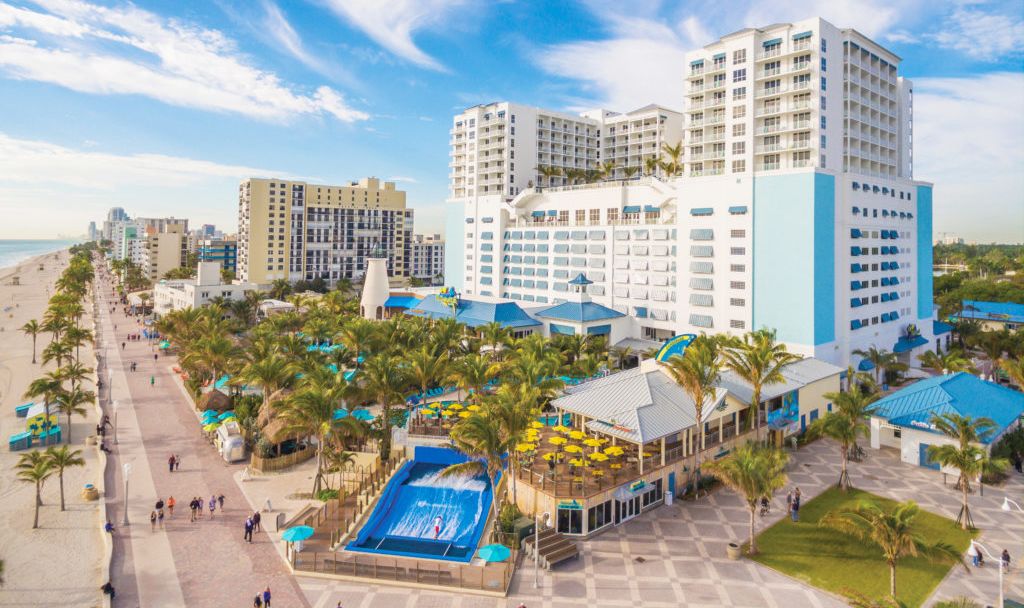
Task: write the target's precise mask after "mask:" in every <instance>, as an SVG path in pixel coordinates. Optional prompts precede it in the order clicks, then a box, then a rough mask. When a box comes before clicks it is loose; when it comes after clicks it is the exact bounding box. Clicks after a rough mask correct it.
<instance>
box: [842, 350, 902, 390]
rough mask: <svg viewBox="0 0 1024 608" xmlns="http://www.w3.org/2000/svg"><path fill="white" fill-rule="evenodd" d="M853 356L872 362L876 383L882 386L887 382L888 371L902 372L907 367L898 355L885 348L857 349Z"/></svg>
mask: <svg viewBox="0 0 1024 608" xmlns="http://www.w3.org/2000/svg"><path fill="white" fill-rule="evenodd" d="M853 354H855V355H859V356H861V357H863V358H864V359H867V360H868V361H870V362H871V363H872V364H873V365H874V367H875V382H876V383H877V384H882V383H883V381H884V380H885V375H884V374H885V373H886V372H888V371H900V370H906V369H907V366H906V364H904V363H900V361H899V359H898V357H897V355H896V353H893V352H889V351H887V350H885V349H884V348H876V347H875V346H871V347H870V348H868V349H866V350H864V349H857V350H855V351H853Z"/></svg>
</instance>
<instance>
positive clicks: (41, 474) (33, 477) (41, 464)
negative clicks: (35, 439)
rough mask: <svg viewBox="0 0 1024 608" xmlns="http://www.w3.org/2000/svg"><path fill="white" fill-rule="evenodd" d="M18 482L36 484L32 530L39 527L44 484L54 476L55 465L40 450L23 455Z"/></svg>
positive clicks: (19, 461)
mask: <svg viewBox="0 0 1024 608" xmlns="http://www.w3.org/2000/svg"><path fill="white" fill-rule="evenodd" d="M17 469H18V481H23V482H25V483H31V484H34V485H35V487H36V499H35V503H36V505H35V507H36V508H35V517H34V518H33V520H32V529H33V530H35V529H36V528H38V527H39V507H40V506H42V504H43V484H45V483H46V480H47V479H49V478H50V476H52V475H53V464H52V463H51V462H50V460H49V458H47V457H46V456H45V454H44V453H43V452H41V451H39V450H36V451H33V452H29V453H27V454H22V455H21V457H20V458H19V459H18V465H17Z"/></svg>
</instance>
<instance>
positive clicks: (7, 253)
mask: <svg viewBox="0 0 1024 608" xmlns="http://www.w3.org/2000/svg"><path fill="white" fill-rule="evenodd" d="M76 242H77V241H74V240H59V239H54V240H27V239H25V240H23V239H10V240H5V239H0V268H7V267H8V266H14V265H15V264H18V263H19V262H22V261H24V260H27V259H28V258H31V257H34V256H37V255H41V254H43V253H49V252H51V251H59V250H61V249H64V248H66V247H70V246H71V245H74V244H75V243H76Z"/></svg>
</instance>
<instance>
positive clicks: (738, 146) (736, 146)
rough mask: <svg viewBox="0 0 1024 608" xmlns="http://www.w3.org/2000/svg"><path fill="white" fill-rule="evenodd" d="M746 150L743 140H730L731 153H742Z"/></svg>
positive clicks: (745, 143)
mask: <svg viewBox="0 0 1024 608" xmlns="http://www.w3.org/2000/svg"><path fill="white" fill-rule="evenodd" d="M746 151H747V142H745V141H734V142H732V153H733V154H734V155H740V154H744V153H746Z"/></svg>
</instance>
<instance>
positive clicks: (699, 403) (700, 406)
mask: <svg viewBox="0 0 1024 608" xmlns="http://www.w3.org/2000/svg"><path fill="white" fill-rule="evenodd" d="M663 365H665V369H666V371H668V375H669V377H671V378H672V380H673V381H674V382H675V383H676V384H678V385H679V386H680V387H682V389H683V390H684V391H685V392H686V394H687V395H689V396H690V398H691V399H692V400H693V407H694V414H695V416H696V426H697V445H696V446H695V449H694V450H693V471H694V474H695V478H694V484H693V488H694V496H699V495H700V451H701V450H702V449H703V448H704V406H705V405H713V404H714V402H715V385H716V384H718V379H719V377H720V376H721V372H722V362H721V361H720V360H719V356H718V344H717V342H715V341H714V340H713V339H712V338H709V337H707V336H706V335H700V336H698V337H697V338H696V339H694V341H693V342H691V343H690V345H689V346H687V347H686V351H684V353H683V354H682V355H673V356H672V357H670V358H669V360H668V361H667V362H665V363H663Z"/></svg>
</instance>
